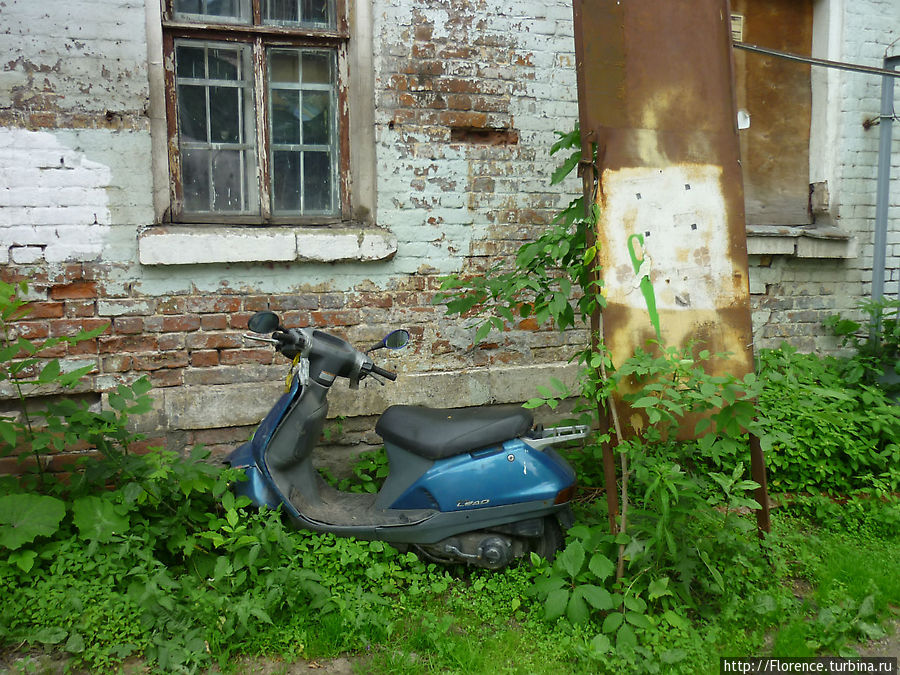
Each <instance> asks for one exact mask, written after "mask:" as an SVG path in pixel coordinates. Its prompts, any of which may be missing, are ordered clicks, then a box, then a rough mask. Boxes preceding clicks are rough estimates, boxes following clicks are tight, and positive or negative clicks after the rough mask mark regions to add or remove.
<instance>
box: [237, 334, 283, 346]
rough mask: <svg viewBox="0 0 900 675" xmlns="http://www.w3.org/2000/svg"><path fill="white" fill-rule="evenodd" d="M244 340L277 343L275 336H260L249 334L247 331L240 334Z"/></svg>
mask: <svg viewBox="0 0 900 675" xmlns="http://www.w3.org/2000/svg"><path fill="white" fill-rule="evenodd" d="M241 337H242V338H244V339H245V340H256V341H257V342H268V343H269V344H273V345H277V344H278V343H279V341H278V340H276V339H275V338H267V337H260V336H259V335H250V334H249V333H244V334H243V335H241Z"/></svg>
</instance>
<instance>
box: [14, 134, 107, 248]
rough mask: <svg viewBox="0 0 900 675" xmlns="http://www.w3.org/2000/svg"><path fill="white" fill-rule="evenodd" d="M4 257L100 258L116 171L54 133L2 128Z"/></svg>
mask: <svg viewBox="0 0 900 675" xmlns="http://www.w3.org/2000/svg"><path fill="white" fill-rule="evenodd" d="M0 176H2V177H3V188H2V189H0V260H3V261H4V262H6V261H10V260H11V261H12V262H15V263H22V264H33V263H37V262H41V261H44V262H47V263H60V262H72V261H80V262H83V261H92V260H98V259H99V258H100V256H101V253H102V251H103V245H104V240H105V238H106V235H107V234H108V232H109V226H110V223H111V216H110V209H109V196H108V194H107V189H108V188H109V187H110V182H111V178H112V171H111V170H110V168H109V167H108V166H105V165H103V164H100V163H98V162H94V161H91V160H90V159H88V158H87V156H86V155H85V154H84V153H82V152H79V151H77V150H74V149H72V148H70V147H67V146H66V145H64V144H63V143H62V142H61V141H60V139H59V138H58V137H57V135H56V134H54V133H52V132H49V131H28V130H26V129H10V128H0Z"/></svg>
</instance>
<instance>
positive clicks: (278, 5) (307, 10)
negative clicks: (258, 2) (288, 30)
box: [262, 0, 335, 28]
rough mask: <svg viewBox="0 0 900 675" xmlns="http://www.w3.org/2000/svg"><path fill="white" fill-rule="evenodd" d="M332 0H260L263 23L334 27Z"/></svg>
mask: <svg viewBox="0 0 900 675" xmlns="http://www.w3.org/2000/svg"><path fill="white" fill-rule="evenodd" d="M334 16H335V13H334V0H262V19H263V23H267V24H276V25H280V26H308V27H310V28H334V26H335V22H334Z"/></svg>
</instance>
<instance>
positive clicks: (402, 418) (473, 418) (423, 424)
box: [375, 405, 534, 459]
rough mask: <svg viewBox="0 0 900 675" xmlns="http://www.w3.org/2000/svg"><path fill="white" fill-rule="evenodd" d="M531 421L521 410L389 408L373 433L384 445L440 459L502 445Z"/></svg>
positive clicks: (528, 414)
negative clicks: (385, 443)
mask: <svg viewBox="0 0 900 675" xmlns="http://www.w3.org/2000/svg"><path fill="white" fill-rule="evenodd" d="M533 421H534V418H533V417H532V415H531V412H530V411H528V410H525V409H524V408H518V407H512V406H497V407H493V408H460V409H446V408H425V407H422V406H414V405H392V406H391V407H390V408H388V409H387V410H385V411H384V414H382V416H381V419H379V420H378V424H376V425H375V433H377V434H378V435H379V436H381V437H382V438H383V439H384V440H385V441H388V442H390V443H394V444H396V445H399V446H400V447H401V448H403V449H405V450H409V451H410V452H412V453H414V454H416V455H419V456H421V457H425V458H427V459H443V458H445V457H453V456H454V455H460V454H462V453H464V452H470V451H472V450H478V449H480V448H484V447H487V446H489V445H494V444H496V443H502V442H504V441H508V440H509V439H511V438H515V437H517V436H521V435H522V434H524V433H525V432H526V431H528V430H529V429H531V425H532V423H533Z"/></svg>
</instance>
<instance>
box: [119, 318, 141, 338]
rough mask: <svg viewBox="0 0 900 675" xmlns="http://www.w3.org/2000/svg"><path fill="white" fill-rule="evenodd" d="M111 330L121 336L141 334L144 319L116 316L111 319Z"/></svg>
mask: <svg viewBox="0 0 900 675" xmlns="http://www.w3.org/2000/svg"><path fill="white" fill-rule="evenodd" d="M113 328H114V329H115V332H116V333H119V334H122V335H134V334H137V333H143V332H144V319H143V318H141V317H139V316H117V317H116V318H115V319H113Z"/></svg>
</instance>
